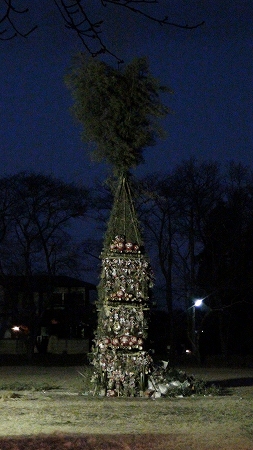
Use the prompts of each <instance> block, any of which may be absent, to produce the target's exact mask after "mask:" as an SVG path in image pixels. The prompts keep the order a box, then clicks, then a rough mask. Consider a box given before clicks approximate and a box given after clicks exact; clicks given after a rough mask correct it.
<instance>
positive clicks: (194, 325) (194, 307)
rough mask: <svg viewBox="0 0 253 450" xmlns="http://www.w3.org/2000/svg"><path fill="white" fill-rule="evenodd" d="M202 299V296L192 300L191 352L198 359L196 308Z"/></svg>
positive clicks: (201, 302)
mask: <svg viewBox="0 0 253 450" xmlns="http://www.w3.org/2000/svg"><path fill="white" fill-rule="evenodd" d="M203 300H204V299H203V298H196V299H195V300H193V305H192V345H193V353H194V354H195V355H196V357H197V359H199V348H198V347H199V346H198V342H197V336H196V308H199V307H200V306H201V305H202V304H203Z"/></svg>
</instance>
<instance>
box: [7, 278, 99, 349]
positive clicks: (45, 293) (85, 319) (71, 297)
mask: <svg viewBox="0 0 253 450" xmlns="http://www.w3.org/2000/svg"><path fill="white" fill-rule="evenodd" d="M95 300H96V286H95V285H94V284H92V283H88V282H85V281H82V280H79V279H76V278H72V277H68V276H56V277H53V278H49V277H48V276H46V275H35V276H33V277H31V278H29V279H28V278H26V277H23V276H7V277H2V279H1V281H0V340H1V343H0V353H2V352H5V353H6V351H7V350H6V351H4V348H6V347H8V345H7V340H8V342H9V348H12V350H13V352H14V353H15V352H16V350H15V351H14V347H15V345H14V343H12V344H11V342H10V341H16V342H19V345H17V347H19V350H18V352H20V353H22V352H24V349H23V350H22V348H23V347H24V346H22V345H20V341H21V340H23V341H24V342H25V340H26V338H27V337H26V336H25V335H24V333H23V332H22V327H27V328H28V330H29V333H28V335H29V338H30V339H31V338H32V339H33V340H34V341H35V342H36V349H37V351H39V352H45V351H46V350H47V346H48V341H49V337H50V335H51V334H52V332H53V333H54V334H56V335H57V338H58V340H59V342H58V350H57V351H56V352H57V353H63V352H65V353H68V352H72V353H73V352H77V353H78V352H79V351H80V350H81V349H82V353H83V352H84V347H85V349H86V352H87V351H88V348H89V342H90V340H91V338H92V333H93V327H94V326H95V325H94V323H95V314H94V303H95ZM14 327H16V329H15V328H14ZM53 328H54V331H53ZM3 340H4V341H5V343H3V342H2V341H3ZM70 341H71V343H70ZM74 341H75V342H74ZM77 341H78V342H77ZM84 341H86V343H85V346H84ZM74 348H75V349H76V350H74ZM78 349H79V350H78Z"/></svg>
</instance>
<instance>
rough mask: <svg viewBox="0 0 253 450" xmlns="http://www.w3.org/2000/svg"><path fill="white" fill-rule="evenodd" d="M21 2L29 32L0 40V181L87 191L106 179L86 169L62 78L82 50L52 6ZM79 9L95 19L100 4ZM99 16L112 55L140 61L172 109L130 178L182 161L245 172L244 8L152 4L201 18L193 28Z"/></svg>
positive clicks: (249, 129) (247, 65) (249, 140)
mask: <svg viewBox="0 0 253 450" xmlns="http://www.w3.org/2000/svg"><path fill="white" fill-rule="evenodd" d="M24 3H25V2H24ZM27 3H29V2H28V0H27ZM30 3H31V4H32V5H33V7H32V8H31V11H30V13H29V15H27V16H26V17H27V20H28V22H29V21H30V23H31V24H32V25H33V24H34V23H38V25H39V28H38V30H36V31H35V32H34V33H33V34H31V35H30V36H29V37H28V38H27V39H26V40H22V39H19V38H16V39H14V40H12V41H9V42H0V48H1V66H0V77H1V83H0V99H1V102H0V108H1V128H0V142H1V161H2V164H1V168H0V171H1V175H5V174H11V173H16V172H18V171H21V170H26V171H35V172H43V173H46V174H53V175H55V176H57V177H61V178H64V179H66V180H68V181H75V182H77V183H84V184H87V183H88V184H91V183H92V181H93V180H94V179H95V178H103V177H104V176H105V172H104V166H103V165H98V164H97V163H92V162H90V159H89V157H88V155H87V153H86V151H85V148H86V146H85V144H84V143H82V142H81V140H80V128H79V127H78V126H77V125H76V124H75V123H74V120H73V118H72V117H71V115H70V113H69V107H70V105H71V103H72V99H71V95H70V92H69V91H68V90H67V89H66V87H65V85H64V81H63V77H64V75H65V73H66V71H67V69H68V67H69V66H70V64H71V58H72V56H74V55H75V54H76V53H77V52H78V51H80V50H83V47H82V44H81V43H80V42H79V41H78V38H77V37H76V36H75V35H74V34H71V32H69V31H67V30H65V29H64V24H63V23H62V22H61V18H60V16H59V13H58V12H57V10H56V9H55V6H54V4H53V2H52V1H51V0H43V2H41V0H34V2H31V1H30ZM42 3H43V5H42ZM84 3H87V4H88V6H89V8H90V10H91V13H93V14H94V17H95V14H96V10H95V7H94V5H96V4H98V3H99V2H98V1H97V0H90V1H87V2H84ZM98 9H99V14H98V18H100V16H101V18H103V17H104V18H105V19H106V22H105V25H104V35H103V36H104V38H105V39H108V42H109V41H111V42H112V44H111V49H112V50H113V51H114V52H116V53H118V54H119V56H121V57H122V58H123V59H124V60H125V61H126V62H129V61H130V60H131V59H132V58H133V57H134V56H148V57H149V61H150V67H151V71H152V72H153V74H154V75H155V76H157V77H159V79H160V81H161V83H162V84H165V85H168V86H170V87H171V88H172V89H173V91H174V95H173V96H169V95H167V96H165V97H164V99H163V100H164V102H165V103H166V104H168V106H171V108H172V109H173V110H174V114H173V115H170V116H168V117H167V119H166V120H165V121H164V126H165V128H166V130H167V131H168V136H167V139H166V141H163V142H159V143H158V144H157V146H156V147H153V148H151V149H148V150H147V151H146V152H145V159H146V164H145V165H143V166H140V168H139V169H138V170H137V174H144V173H147V172H150V171H152V170H154V171H159V170H166V169H169V168H170V167H171V166H174V165H175V164H177V163H179V162H181V161H182V159H186V158H189V157H190V156H195V157H196V158H199V159H201V160H202V159H214V160H217V161H220V162H221V163H222V164H223V163H226V161H228V160H231V159H234V160H235V161H238V162H239V161H241V162H243V163H245V164H247V165H250V166H251V167H253V152H252V147H253V145H252V144H253V124H252V123H253V102H252V100H253V95H252V81H253V58H252V50H253V27H252V17H253V2H252V1H251V0H248V1H246V0H245V1H243V0H240V1H239V0H237V1H235V0H193V1H191V0H172V1H166V0H161V1H160V9H159V8H158V7H157V8H155V7H154V6H153V11H154V12H155V13H157V14H159V12H160V15H161V16H162V15H163V13H166V12H167V13H168V14H169V15H170V18H171V20H172V21H178V22H181V23H184V22H185V21H187V22H188V23H194V22H199V21H202V20H205V22H206V24H205V25H204V26H203V27H200V28H198V29H196V30H192V31H185V30H180V29H177V28H171V27H166V26H163V27H161V26H159V25H157V24H155V23H151V22H149V21H147V20H144V19H141V18H140V17H138V16H136V15H131V14H123V11H120V9H119V8H116V7H115V8H114V9H113V8H109V7H108V8H102V7H101V6H100V8H98ZM114 11H115V12H116V15H115V13H114ZM100 13H102V14H103V16H102V15H101V14H100ZM105 14H106V15H105ZM23 19H24V20H25V19H26V18H25V17H23ZM107 61H108V62H110V63H112V64H115V62H114V61H113V60H112V59H107Z"/></svg>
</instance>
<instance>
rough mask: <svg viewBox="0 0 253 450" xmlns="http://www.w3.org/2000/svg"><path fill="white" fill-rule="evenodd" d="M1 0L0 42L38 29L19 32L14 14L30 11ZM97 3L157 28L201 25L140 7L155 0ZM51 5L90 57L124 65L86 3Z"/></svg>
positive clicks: (72, 0)
mask: <svg viewBox="0 0 253 450" xmlns="http://www.w3.org/2000/svg"><path fill="white" fill-rule="evenodd" d="M2 1H3V2H4V6H2V7H1V8H2V9H3V8H4V9H5V10H4V11H3V12H1V11H0V40H11V39H13V38H14V37H17V36H19V37H22V38H26V37H27V36H28V35H29V34H31V33H32V32H33V31H34V30H35V29H36V28H37V25H35V26H33V27H32V28H30V29H29V30H28V31H27V32H21V30H20V27H19V26H17V25H16V20H17V19H16V17H17V15H24V14H26V13H27V12H28V11H29V9H28V8H24V9H18V8H16V7H15V5H14V4H15V2H17V1H18V0H2ZM27 1H28V0H27ZM93 2H95V0H93ZM97 3H100V4H101V5H102V6H103V7H107V6H109V5H114V6H120V7H122V8H124V9H126V10H129V11H131V12H132V13H135V14H139V15H141V16H142V17H144V18H145V19H148V20H151V21H153V22H156V23H158V24H159V25H169V26H172V27H176V28H182V29H185V30H192V29H194V28H198V27H200V26H201V25H203V24H204V22H200V23H196V24H193V25H188V24H180V23H176V22H171V21H169V16H165V17H162V18H159V17H156V16H155V15H153V14H151V13H148V12H145V10H144V9H143V7H145V6H147V5H158V0H100V1H99V0H98V1H97ZM54 4H55V6H56V8H57V9H58V11H59V13H60V16H61V17H62V20H63V23H65V26H66V28H67V29H69V30H71V31H74V32H75V33H76V35H77V36H78V38H79V39H80V40H81V42H82V44H83V45H84V47H85V49H86V51H87V52H88V53H89V54H90V55H91V56H93V57H96V56H98V55H100V54H103V53H107V54H108V55H110V56H112V57H113V58H115V59H116V60H117V61H118V63H121V62H123V61H122V59H121V58H120V57H118V56H117V55H116V54H115V53H114V52H113V51H112V50H111V49H110V48H109V46H108V45H106V44H105V42H104V40H103V38H102V37H101V34H102V28H103V26H104V21H103V20H91V19H90V17H89V15H88V12H87V7H85V6H84V5H85V0H54Z"/></svg>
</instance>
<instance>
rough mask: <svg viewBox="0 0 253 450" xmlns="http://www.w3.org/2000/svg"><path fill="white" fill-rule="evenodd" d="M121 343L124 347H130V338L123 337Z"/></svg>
mask: <svg viewBox="0 0 253 450" xmlns="http://www.w3.org/2000/svg"><path fill="white" fill-rule="evenodd" d="M120 343H121V345H123V346H124V347H127V346H128V345H129V337H128V336H121V338H120Z"/></svg>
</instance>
